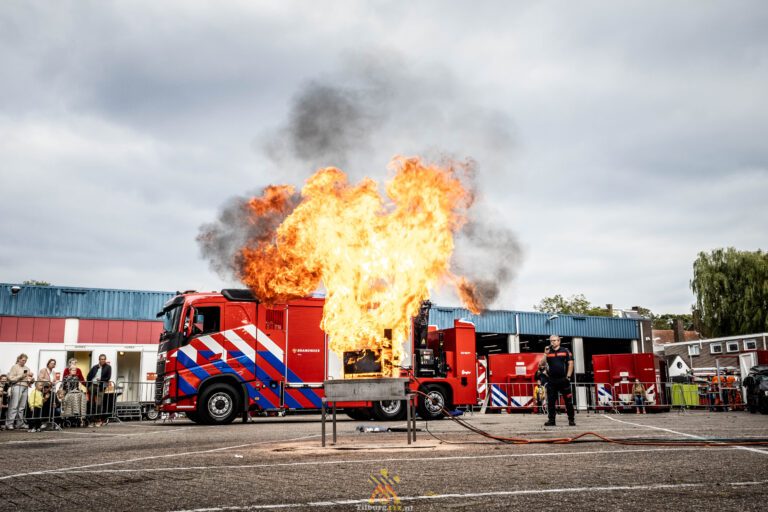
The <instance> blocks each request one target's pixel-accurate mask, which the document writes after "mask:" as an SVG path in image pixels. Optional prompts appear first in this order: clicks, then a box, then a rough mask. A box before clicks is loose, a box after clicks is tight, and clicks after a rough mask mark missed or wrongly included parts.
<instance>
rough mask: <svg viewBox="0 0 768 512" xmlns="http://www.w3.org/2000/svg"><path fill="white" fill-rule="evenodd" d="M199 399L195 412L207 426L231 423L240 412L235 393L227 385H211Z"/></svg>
mask: <svg viewBox="0 0 768 512" xmlns="http://www.w3.org/2000/svg"><path fill="white" fill-rule="evenodd" d="M200 398H201V400H200V404H199V405H198V411H197V412H198V413H199V414H200V417H201V419H202V420H203V421H204V422H205V423H207V424H209V425H226V424H228V423H232V422H233V421H234V419H235V417H237V414H238V413H239V412H240V400H239V399H238V396H237V392H236V391H235V390H234V389H233V388H232V386H230V385H229V384H213V385H212V386H211V387H209V388H207V389H206V390H205V391H204V392H203V395H202V396H201V397H200Z"/></svg>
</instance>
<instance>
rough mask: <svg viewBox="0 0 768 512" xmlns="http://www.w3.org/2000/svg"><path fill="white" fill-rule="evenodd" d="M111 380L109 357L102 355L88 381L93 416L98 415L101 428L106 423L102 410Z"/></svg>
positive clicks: (97, 424)
mask: <svg viewBox="0 0 768 512" xmlns="http://www.w3.org/2000/svg"><path fill="white" fill-rule="evenodd" d="M111 378H112V367H111V366H110V365H109V364H108V363H107V356H106V355H104V354H100V355H99V363H98V364H95V365H93V368H91V371H89V372H88V377H87V379H86V380H87V381H88V388H89V391H90V392H91V414H96V418H98V421H97V423H96V426H97V427H100V426H101V425H102V424H103V422H104V416H105V415H104V412H105V411H103V410H101V409H102V406H103V405H104V390H105V389H106V387H107V384H108V383H109V381H110V379H111Z"/></svg>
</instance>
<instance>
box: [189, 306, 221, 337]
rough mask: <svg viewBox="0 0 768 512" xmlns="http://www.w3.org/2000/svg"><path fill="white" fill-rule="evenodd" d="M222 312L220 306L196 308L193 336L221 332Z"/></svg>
mask: <svg viewBox="0 0 768 512" xmlns="http://www.w3.org/2000/svg"><path fill="white" fill-rule="evenodd" d="M220 320H221V310H220V309H219V307H218V306H211V307H200V308H195V324H194V326H193V328H192V336H197V335H199V334H207V333H210V332H217V331H219V330H220V329H219V325H221V323H220Z"/></svg>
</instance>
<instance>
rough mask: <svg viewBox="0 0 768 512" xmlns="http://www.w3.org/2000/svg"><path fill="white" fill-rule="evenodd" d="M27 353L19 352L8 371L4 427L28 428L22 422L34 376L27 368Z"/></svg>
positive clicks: (10, 428)
mask: <svg viewBox="0 0 768 512" xmlns="http://www.w3.org/2000/svg"><path fill="white" fill-rule="evenodd" d="M27 359H28V357H27V354H19V357H17V358H16V364H14V365H13V366H11V371H9V372H8V382H9V384H10V397H9V399H8V417H7V418H6V420H5V427H6V428H7V429H8V430H13V429H14V428H28V426H27V424H26V423H24V414H25V412H26V410H27V392H28V391H29V387H30V386H31V385H32V383H33V382H34V380H35V376H34V375H33V374H32V372H31V371H30V370H29V368H27V366H26V365H27Z"/></svg>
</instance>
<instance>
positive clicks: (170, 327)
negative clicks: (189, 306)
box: [163, 305, 181, 332]
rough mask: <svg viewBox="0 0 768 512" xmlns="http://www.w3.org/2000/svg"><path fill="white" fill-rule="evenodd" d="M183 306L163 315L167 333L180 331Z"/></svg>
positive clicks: (173, 308)
mask: <svg viewBox="0 0 768 512" xmlns="http://www.w3.org/2000/svg"><path fill="white" fill-rule="evenodd" d="M180 318H181V305H178V306H175V307H172V308H169V309H166V310H165V312H164V313H163V329H164V330H165V332H176V331H177V330H178V329H179V319H180Z"/></svg>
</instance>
